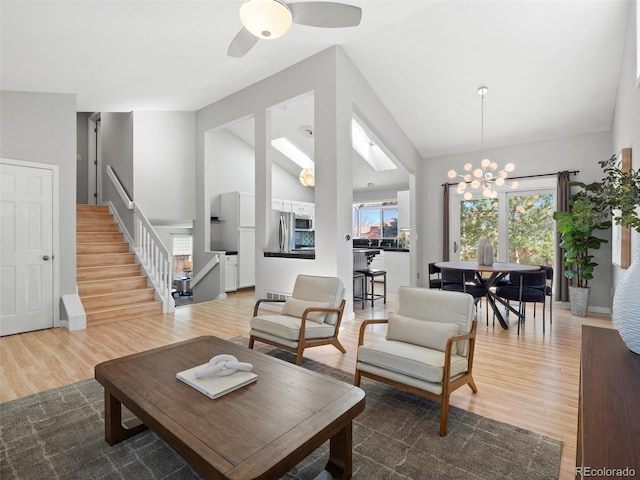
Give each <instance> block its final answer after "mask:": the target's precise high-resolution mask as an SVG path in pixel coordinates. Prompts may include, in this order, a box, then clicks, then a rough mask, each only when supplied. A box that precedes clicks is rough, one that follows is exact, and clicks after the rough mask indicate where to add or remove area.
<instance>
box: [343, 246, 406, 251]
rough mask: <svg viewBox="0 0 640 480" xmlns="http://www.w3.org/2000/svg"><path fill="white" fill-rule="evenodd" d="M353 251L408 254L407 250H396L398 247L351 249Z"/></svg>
mask: <svg viewBox="0 0 640 480" xmlns="http://www.w3.org/2000/svg"><path fill="white" fill-rule="evenodd" d="M353 250H354V251H356V250H357V251H370V250H371V251H376V252H380V250H382V251H385V252H408V251H409V249H408V248H398V247H353Z"/></svg>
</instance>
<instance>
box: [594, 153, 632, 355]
mask: <svg viewBox="0 0 640 480" xmlns="http://www.w3.org/2000/svg"><path fill="white" fill-rule="evenodd" d="M623 155H628V159H627V161H628V165H627V166H625V168H622V165H621V162H622V159H617V158H616V156H615V155H614V156H612V157H611V158H609V159H608V160H602V161H600V162H599V164H600V166H601V167H602V169H603V170H604V174H605V176H604V178H603V179H602V184H601V188H600V191H599V192H598V197H599V200H600V201H601V202H602V204H603V205H604V207H605V208H606V209H608V210H610V211H611V213H612V216H613V221H614V222H615V223H616V224H618V225H621V226H623V227H631V228H633V229H634V230H635V231H636V232H637V233H640V217H639V216H638V211H639V205H640V171H638V170H633V169H632V168H631V149H625V150H623ZM638 282H640V243H639V242H638V241H637V238H636V242H635V250H634V255H633V262H632V264H631V266H630V267H629V269H628V270H627V272H626V274H625V275H624V277H623V278H622V280H621V282H620V283H619V285H618V287H617V288H616V291H615V294H614V297H613V309H612V315H611V318H612V320H613V325H614V326H615V327H616V329H617V330H618V332H619V333H620V337H621V338H622V340H623V341H624V342H625V344H626V345H627V347H628V348H629V350H631V351H632V352H634V353H636V354H640V295H638V293H637V289H638Z"/></svg>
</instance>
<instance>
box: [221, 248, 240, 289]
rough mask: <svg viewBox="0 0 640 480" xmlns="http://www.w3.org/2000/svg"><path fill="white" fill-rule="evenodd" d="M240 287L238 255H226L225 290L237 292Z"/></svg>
mask: <svg viewBox="0 0 640 480" xmlns="http://www.w3.org/2000/svg"><path fill="white" fill-rule="evenodd" d="M237 289H238V256H237V255H225V257H224V291H225V292H235V291H236V290H237Z"/></svg>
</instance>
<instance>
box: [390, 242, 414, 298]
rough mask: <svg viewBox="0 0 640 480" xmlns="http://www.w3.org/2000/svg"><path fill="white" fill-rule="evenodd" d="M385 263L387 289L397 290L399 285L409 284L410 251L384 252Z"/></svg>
mask: <svg viewBox="0 0 640 480" xmlns="http://www.w3.org/2000/svg"><path fill="white" fill-rule="evenodd" d="M384 265H385V270H386V271H387V291H389V292H397V291H398V288H399V287H402V286H409V285H410V283H411V278H410V273H409V252H392V251H386V252H384Z"/></svg>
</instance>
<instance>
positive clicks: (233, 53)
mask: <svg viewBox="0 0 640 480" xmlns="http://www.w3.org/2000/svg"><path fill="white" fill-rule="evenodd" d="M256 43H258V37H256V36H254V35H253V34H252V33H251V32H249V30H247V29H246V28H244V27H242V30H240V31H239V32H238V34H237V35H236V36H235V37H233V40H231V44H230V45H229V49H228V50H227V55H229V56H230V57H244V56H245V55H246V54H247V52H248V51H249V50H251V49H252V48H253V46H254V45H255V44H256Z"/></svg>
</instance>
